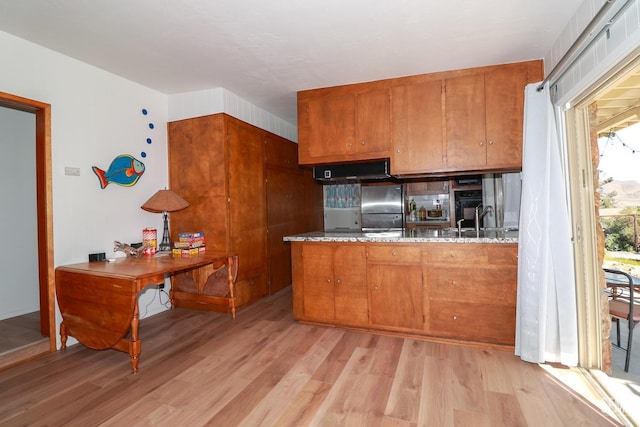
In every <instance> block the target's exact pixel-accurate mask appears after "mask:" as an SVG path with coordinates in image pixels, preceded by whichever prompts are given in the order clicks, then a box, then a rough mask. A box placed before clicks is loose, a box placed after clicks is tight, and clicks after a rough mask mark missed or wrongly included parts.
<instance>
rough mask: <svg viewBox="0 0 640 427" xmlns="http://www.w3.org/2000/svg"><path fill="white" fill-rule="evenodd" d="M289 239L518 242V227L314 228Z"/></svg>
mask: <svg viewBox="0 0 640 427" xmlns="http://www.w3.org/2000/svg"><path fill="white" fill-rule="evenodd" d="M283 240H284V241H285V242H362V243H367V242H380V243H428V242H447V243H518V230H511V229H506V230H505V229H486V230H481V231H480V237H477V236H476V231H475V230H473V229H472V230H470V229H463V231H462V236H461V237H458V231H457V230H456V229H453V228H444V229H433V228H411V229H403V230H391V231H376V232H361V231H337V232H330V231H312V232H309V233H303V234H296V235H294V236H285V237H284V238H283Z"/></svg>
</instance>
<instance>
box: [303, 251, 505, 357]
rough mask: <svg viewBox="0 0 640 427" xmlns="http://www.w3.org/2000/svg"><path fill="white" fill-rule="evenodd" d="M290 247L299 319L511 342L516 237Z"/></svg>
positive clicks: (419, 334)
mask: <svg viewBox="0 0 640 427" xmlns="http://www.w3.org/2000/svg"><path fill="white" fill-rule="evenodd" d="M291 252H292V270H293V316H294V318H295V319H296V320H300V321H303V322H309V323H321V324H328V325H332V326H341V325H342V326H346V327H349V328H357V329H361V330H366V331H379V332H385V333H394V334H398V335H401V336H411V337H423V338H426V339H429V338H433V339H437V340H446V341H452V342H465V343H477V344H481V345H489V346H492V347H496V346H497V347H501V348H505V347H512V346H513V345H514V339H515V318H516V317H515V316H516V314H515V310H516V288H517V268H518V267H517V253H518V245H517V244H513V243H444V242H442V243H441V242H429V243H411V242H406V243H404V242H403V243H399V242H393V243H386V242H365V243H360V242H358V243H354V242H322V241H321V242H313V241H309V242H307V241H293V242H291ZM367 312H368V316H367Z"/></svg>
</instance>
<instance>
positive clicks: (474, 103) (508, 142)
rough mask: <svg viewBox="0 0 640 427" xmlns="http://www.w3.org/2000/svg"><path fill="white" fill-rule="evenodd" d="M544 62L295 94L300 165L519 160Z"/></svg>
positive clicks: (446, 169)
mask: <svg viewBox="0 0 640 427" xmlns="http://www.w3.org/2000/svg"><path fill="white" fill-rule="evenodd" d="M542 77H543V76H542V62H541V61H529V62H520V63H514V64H505V65H495V66H487V67H478V68H470V69H465V70H453V71H446V72H441V73H433V74H422V75H417V76H409V77H401V78H395V79H388V80H379V81H375V82H370V83H360V84H355V85H347V86H337V87H333V88H323V89H315V90H308V91H303V92H299V93H298V139H299V145H300V151H299V157H298V158H299V162H300V163H301V164H323V163H336V162H346V161H363V160H375V159H381V158H390V161H391V174H392V175H405V176H408V175H427V174H445V173H446V174H450V173H459V172H474V171H485V170H503V171H505V170H518V169H520V168H521V167H522V122H523V113H524V111H523V110H524V88H525V85H526V84H527V83H532V82H537V81H540V80H542Z"/></svg>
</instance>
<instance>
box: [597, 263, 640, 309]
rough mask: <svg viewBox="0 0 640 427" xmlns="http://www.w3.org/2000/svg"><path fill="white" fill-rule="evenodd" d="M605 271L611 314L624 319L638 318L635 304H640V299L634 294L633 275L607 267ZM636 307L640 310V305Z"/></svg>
mask: <svg viewBox="0 0 640 427" xmlns="http://www.w3.org/2000/svg"><path fill="white" fill-rule="evenodd" d="M604 272H605V274H604V278H605V282H606V286H607V289H608V291H607V293H608V294H609V308H610V312H611V314H612V315H614V316H615V317H620V318H622V319H634V320H636V319H635V317H636V315H637V313H636V312H635V311H634V306H636V305H638V304H640V301H638V300H636V298H637V297H636V296H635V295H634V291H635V289H634V283H633V279H634V278H633V276H631V275H630V274H629V273H626V272H624V271H620V270H614V269H611V268H605V269H604ZM636 286H637V285H636ZM636 309H637V310H640V306H639V307H636Z"/></svg>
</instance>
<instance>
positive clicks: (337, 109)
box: [298, 88, 391, 164]
mask: <svg viewBox="0 0 640 427" xmlns="http://www.w3.org/2000/svg"><path fill="white" fill-rule="evenodd" d="M298 139H299V146H300V150H299V153H298V158H299V162H300V164H320V163H331V162H343V161H351V160H367V159H374V158H386V157H389V148H390V144H391V97H390V92H389V89H381V90H364V91H362V89H361V88H360V89H359V90H358V91H355V90H354V91H345V90H340V91H337V93H332V92H331V91H329V92H328V93H327V91H326V90H325V89H319V90H318V91H307V92H301V93H299V94H298Z"/></svg>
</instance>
